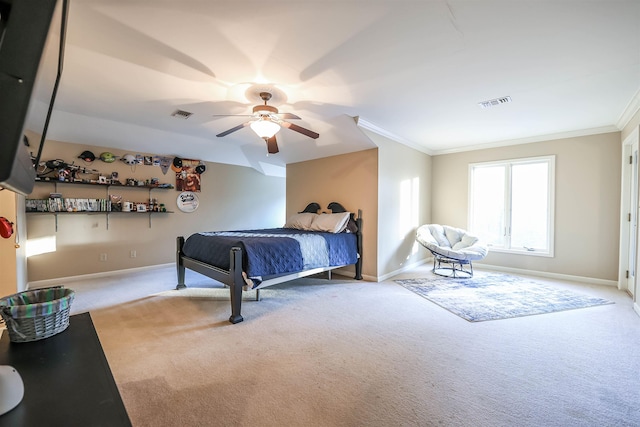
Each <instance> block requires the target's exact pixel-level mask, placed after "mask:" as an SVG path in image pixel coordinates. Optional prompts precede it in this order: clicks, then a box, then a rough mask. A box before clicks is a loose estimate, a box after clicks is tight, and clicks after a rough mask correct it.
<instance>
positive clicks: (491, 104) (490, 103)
mask: <svg viewBox="0 0 640 427" xmlns="http://www.w3.org/2000/svg"><path fill="white" fill-rule="evenodd" d="M509 102H511V97H510V96H503V97H502V98H495V99H489V100H488V101H482V102H478V105H479V106H480V108H491V107H495V106H496V105H502V104H506V103H509Z"/></svg>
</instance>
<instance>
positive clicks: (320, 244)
mask: <svg viewBox="0 0 640 427" xmlns="http://www.w3.org/2000/svg"><path fill="white" fill-rule="evenodd" d="M327 208H328V209H330V210H331V213H320V214H318V211H319V210H320V205H319V204H318V203H309V204H308V205H307V207H306V208H305V209H304V210H303V211H301V212H299V213H298V214H296V215H293V216H292V217H290V218H289V219H287V222H286V223H285V225H284V226H283V227H282V228H272V229H263V230H239V231H211V232H201V233H194V234H192V235H191V236H189V237H188V238H187V239H185V238H184V237H183V236H179V237H178V238H177V239H176V246H177V251H176V268H177V274H178V285H177V286H176V289H184V288H186V284H185V272H186V269H190V270H193V271H196V272H198V273H200V274H203V275H205V276H207V277H209V278H211V279H214V280H217V281H219V282H222V283H223V284H225V285H227V286H229V291H230V297H231V298H230V299H231V317H229V321H230V322H231V323H233V324H235V323H238V322H242V320H243V317H242V315H241V308H242V292H243V291H245V290H255V291H256V299H257V300H258V299H260V293H259V292H260V289H262V288H266V287H268V286H272V285H276V284H278V283H283V282H287V281H290V280H294V279H297V278H301V277H306V276H310V275H313V274H318V273H322V272H327V274H328V277H329V279H330V278H331V271H332V270H335V269H337V268H342V267H346V266H348V265H354V266H355V279H356V280H362V212H361V211H360V210H359V211H358V216H357V217H356V216H355V215H354V214H353V213H351V212H349V211H347V210H346V209H345V208H344V207H343V206H342V205H341V204H340V203H337V202H332V203H330V204H329V205H328V206H327Z"/></svg>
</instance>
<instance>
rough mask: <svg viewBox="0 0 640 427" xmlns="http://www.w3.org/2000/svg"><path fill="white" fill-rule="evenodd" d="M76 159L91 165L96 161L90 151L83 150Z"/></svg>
mask: <svg viewBox="0 0 640 427" xmlns="http://www.w3.org/2000/svg"><path fill="white" fill-rule="evenodd" d="M78 158H79V159H82V160H84V161H85V162H89V163H91V162H93V161H94V160H95V159H96V156H95V155H94V154H93V153H92V152H91V151H89V150H85V151H83V152H82V154H80V155H79V156H78Z"/></svg>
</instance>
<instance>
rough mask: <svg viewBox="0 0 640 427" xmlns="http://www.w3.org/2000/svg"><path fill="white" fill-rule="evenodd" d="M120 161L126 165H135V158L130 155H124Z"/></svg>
mask: <svg viewBox="0 0 640 427" xmlns="http://www.w3.org/2000/svg"><path fill="white" fill-rule="evenodd" d="M121 160H122V161H123V162H125V163H126V164H127V165H135V164H136V158H135V156H133V155H131V154H125V155H124V157H123V158H122V159H121Z"/></svg>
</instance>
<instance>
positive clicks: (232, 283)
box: [176, 236, 259, 323]
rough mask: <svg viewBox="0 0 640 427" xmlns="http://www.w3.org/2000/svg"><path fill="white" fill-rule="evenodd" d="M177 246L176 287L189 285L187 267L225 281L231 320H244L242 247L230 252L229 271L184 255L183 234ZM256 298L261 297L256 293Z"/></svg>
mask: <svg viewBox="0 0 640 427" xmlns="http://www.w3.org/2000/svg"><path fill="white" fill-rule="evenodd" d="M176 246H177V250H176V269H177V275H178V284H177V285H176V289H184V288H186V287H187V286H186V285H185V283H184V279H185V271H186V269H187V268H188V269H190V270H193V271H197V272H198V273H200V274H203V275H205V276H207V277H210V278H211V279H213V280H217V281H219V282H221V283H224V284H225V285H227V286H229V293H230V297H231V317H229V322H231V323H239V322H242V320H243V318H242V315H241V314H240V311H241V309H242V289H243V287H244V285H245V282H244V279H243V277H242V249H240V248H238V247H234V248H231V251H230V253H229V256H230V268H229V271H227V270H223V269H221V268H218V267H214V266H211V265H209V264H206V263H204V262H201V261H198V260H195V259H192V258H189V257H186V256H184V254H183V253H182V247H183V246H184V237H183V236H179V237H178V238H177V239H176ZM256 298H259V295H256Z"/></svg>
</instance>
